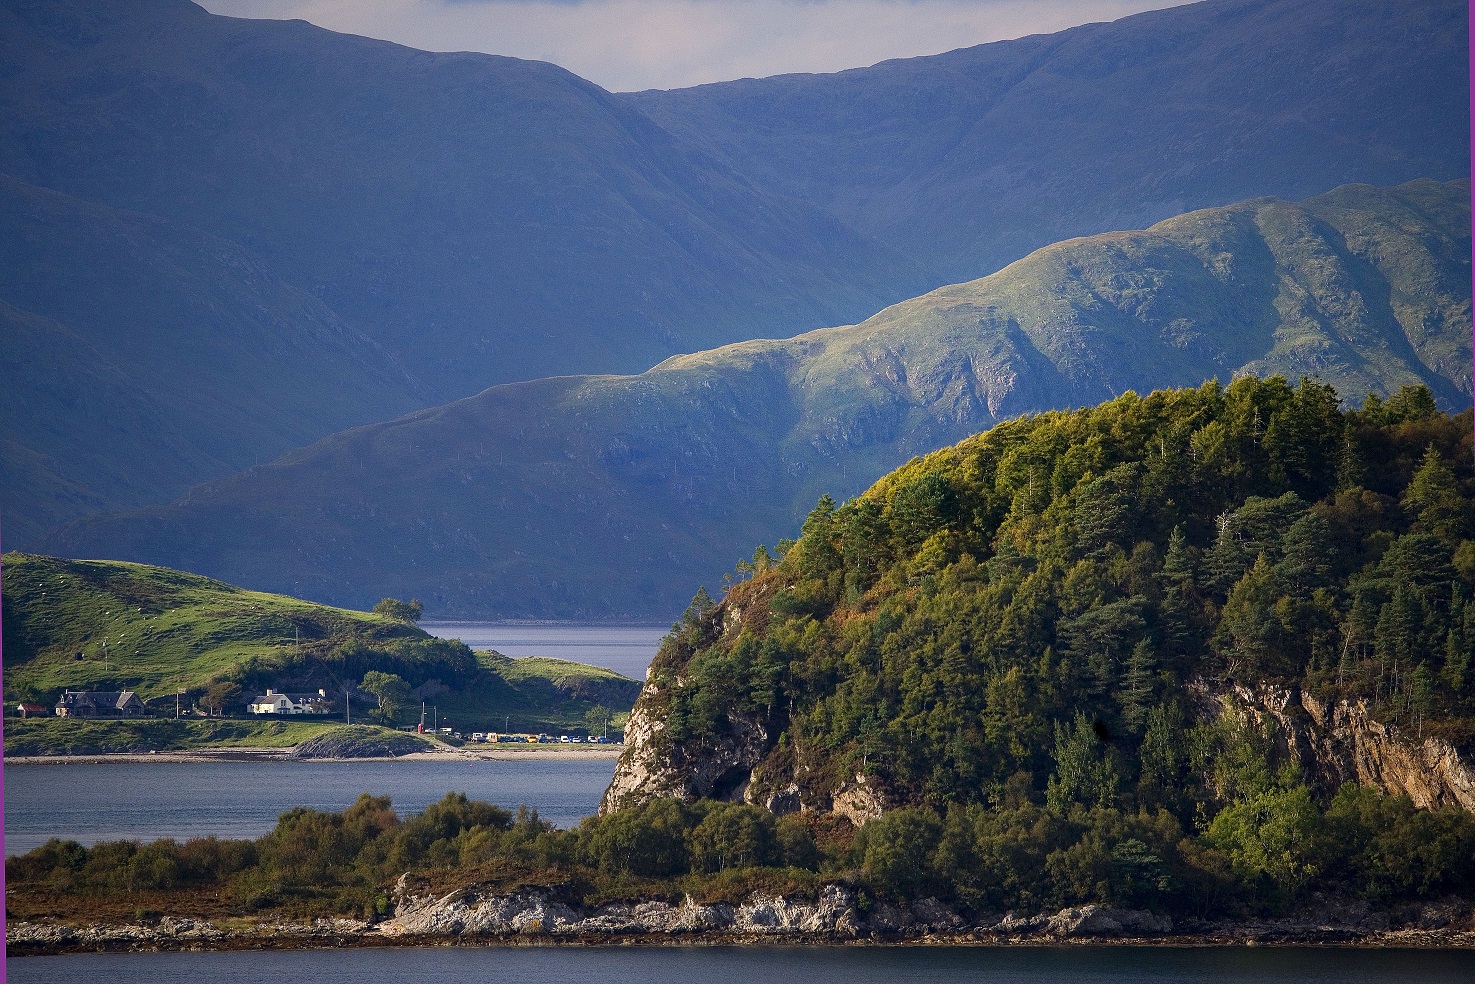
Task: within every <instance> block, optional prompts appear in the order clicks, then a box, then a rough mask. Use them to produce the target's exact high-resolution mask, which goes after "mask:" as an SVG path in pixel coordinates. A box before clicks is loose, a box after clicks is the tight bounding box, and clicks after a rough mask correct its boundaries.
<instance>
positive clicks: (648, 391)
mask: <svg viewBox="0 0 1475 984" xmlns="http://www.w3.org/2000/svg"><path fill="white" fill-rule="evenodd" d="M1470 249H1471V246H1470V201H1469V185H1468V182H1464V181H1459V182H1452V183H1449V184H1439V183H1436V182H1428V181H1422V182H1413V183H1410V184H1408V185H1403V186H1399V187H1396V188H1386V189H1378V188H1371V187H1367V186H1350V187H1346V188H1342V189H1338V190H1336V191H1334V192H1331V193H1329V194H1326V195H1322V196H1319V197H1317V198H1314V199H1311V200H1309V201H1307V202H1304V203H1300V204H1293V203H1288V202H1284V201H1278V200H1274V199H1260V200H1255V201H1251V202H1246V203H1242V204H1239V205H1235V206H1232V207H1229V208H1224V209H1209V210H1205V211H1202V212H1196V213H1191V214H1188V215H1184V216H1180V217H1177V218H1174V219H1171V220H1169V221H1167V222H1164V223H1160V224H1158V225H1156V226H1154V227H1152V228H1151V229H1149V230H1146V231H1143V232H1120V233H1112V234H1106V235H1101V236H1095V237H1089V238H1086V239H1079V240H1072V241H1069V242H1064V243H1059V244H1057V245H1055V246H1052V247H1050V248H1048V249H1045V250H1041V251H1038V252H1036V253H1034V254H1032V255H1031V256H1029V257H1027V258H1025V259H1023V260H1020V261H1019V262H1017V263H1015V264H1012V265H1011V266H1009V267H1007V268H1006V269H1004V270H1002V271H1000V272H999V273H996V274H994V275H992V276H990V277H986V278H983V279H981V280H977V281H973V282H970V283H967V284H960V285H956V286H953V287H948V288H944V289H941V290H938V291H935V292H933V293H930V294H927V295H925V296H922V297H919V298H916V299H914V300H911V301H907V302H905V303H903V304H899V305H895V306H893V307H891V308H888V309H886V310H884V311H882V312H880V313H879V314H877V315H875V316H874V317H872V318H870V319H868V320H867V321H865V322H863V323H861V324H859V325H856V326H851V327H843V328H832V329H824V330H820V331H816V332H811V333H807V334H803V335H799V336H797V337H795V338H792V339H787V340H782V341H755V342H747V343H742V344H739V345H734V346H729V347H726V348H722V349H716V350H713V351H709V352H701V353H696V354H693V355H688V356H680V357H675V358H672V359H670V360H667V361H666V362H663V363H661V364H660V365H658V366H656V367H655V368H653V369H651V370H650V371H648V372H646V373H643V374H641V375H639V376H629V377H626V376H589V377H565V378H558V379H547V380H539V381H536V382H530V383H521V384H516V385H505V386H497V387H493V388H491V389H488V390H487V391H485V392H484V393H482V394H480V395H478V396H477V397H475V398H472V399H468V400H462V401H459V402H457V403H454V404H451V405H449V406H446V407H441V408H437V409H435V410H430V411H425V412H422V413H418V414H413V415H410V416H408V417H404V418H402V419H400V420H397V421H393V422H390V423H387V424H379V425H374V426H371V427H365V428H359V429H357V430H353V431H348V432H345V433H343V434H339V435H335V436H334V437H332V438H330V439H327V440H324V441H321V442H319V443H318V444H316V445H313V446H312V447H309V448H306V449H303V450H301V451H297V452H294V453H292V454H289V455H287V456H285V457H283V458H282V459H280V460H278V461H276V462H273V463H271V464H270V465H266V466H263V467H261V468H259V469H255V470H252V471H251V472H249V473H246V474H242V475H237V476H233V477H231V478H229V479H225V480H222V481H219V482H215V483H211V484H209V485H204V486H201V487H199V488H196V489H194V490H192V491H191V492H190V494H189V495H188V496H186V497H185V498H183V499H181V500H179V501H178V502H176V503H175V504H173V505H171V506H169V507H167V508H158V509H150V510H144V511H139V512H135V513H133V514H127V515H116V516H109V517H104V518H100V519H97V520H92V521H87V522H82V523H78V524H75V525H72V526H70V527H68V528H66V529H64V530H62V531H59V532H58V533H57V534H55V535H53V536H52V537H50V538H49V539H48V540H47V541H46V543H47V547H48V549H50V550H51V551H53V552H55V553H59V554H64V555H70V556H89V555H90V556H111V557H122V558H127V559H133V560H139V561H148V562H156V563H164V564H167V565H169V566H173V567H178V568H182V569H188V570H197V571H203V572H207V573H210V574H212V575H214V576H219V577H223V578H227V579H229V580H232V581H235V582H239V583H244V584H250V585H253V586H256V587H261V588H269V589H272V590H285V591H292V592H295V593H299V594H302V595H304V596H307V597H312V598H316V599H318V600H321V601H325V602H332V603H336V604H343V605H348V606H360V607H362V606H365V605H368V604H371V603H372V602H373V601H375V600H376V599H377V597H378V596H380V595H382V594H383V593H386V592H387V593H391V594H395V595H399V596H404V597H408V596H410V595H414V596H416V597H419V598H421V599H422V600H424V601H425V603H426V605H427V606H428V607H429V609H430V610H431V611H433V612H435V613H436V614H438V615H440V614H450V613H465V614H469V615H471V616H473V617H483V618H486V617H516V616H532V617H563V618H569V617H579V616H583V617H610V616H611V615H630V616H645V617H657V618H662V619H666V618H671V617H673V614H674V613H676V612H679V611H680V609H681V608H682V607H683V606H684V604H685V601H686V599H687V598H689V597H690V594H691V590H692V585H696V584H706V585H707V586H708V587H709V588H711V589H713V590H714V591H715V590H716V589H717V588H718V587H719V586H720V579H721V577H722V575H723V572H724V571H729V570H731V567H732V564H733V562H734V560H735V559H736V558H738V557H741V556H746V555H747V554H748V553H749V552H750V551H751V550H752V547H753V545H754V544H755V543H758V542H760V541H761V542H765V543H768V544H770V545H772V544H773V541H774V538H776V537H782V536H784V535H786V534H789V535H792V534H793V533H794V532H795V531H797V529H798V527H799V523H800V521H801V520H802V518H803V516H804V515H805V513H807V512H808V511H809V509H810V508H811V507H812V505H813V503H814V501H815V500H816V499H817V498H818V497H819V496H820V495H821V494H825V493H829V494H832V495H834V496H836V497H837V498H844V497H846V496H849V495H853V494H856V493H858V492H860V491H861V490H862V489H864V488H865V487H866V485H868V484H869V483H870V482H872V481H874V480H875V478H877V477H879V476H880V475H882V474H884V473H885V472H886V471H887V470H889V469H891V468H894V467H896V466H898V465H900V464H901V463H902V462H905V461H906V460H907V459H908V458H910V457H912V456H914V455H917V454H923V453H926V452H928V451H930V450H932V449H934V448H938V447H941V446H944V445H947V444H949V443H952V442H955V441H958V440H961V439H962V438H964V437H966V436H967V435H969V434H973V433H975V432H977V431H980V430H983V429H985V428H987V427H990V426H992V425H993V424H995V423H997V422H999V421H1001V420H1004V419H1007V418H1009V417H1012V416H1016V415H1018V414H1022V413H1031V412H1039V411H1042V410H1047V409H1051V408H1062V407H1073V406H1081V405H1086V404H1092V403H1096V402H1100V401H1102V400H1106V399H1110V398H1112V397H1113V396H1116V395H1118V394H1120V393H1122V392H1125V391H1126V390H1129V389H1131V390H1136V391H1138V392H1146V391H1148V390H1151V389H1153V388H1155V387H1159V386H1163V385H1184V386H1197V385H1198V384H1200V383H1202V382H1203V381H1204V380H1206V379H1210V378H1218V379H1221V380H1224V381H1226V382H1227V381H1228V380H1229V379H1231V378H1232V377H1233V376H1235V375H1236V374H1239V373H1243V372H1258V373H1280V374H1283V375H1285V376H1286V377H1287V378H1290V379H1296V378H1299V377H1300V376H1302V375H1308V376H1317V377H1319V378H1320V379H1322V380H1324V381H1325V382H1327V383H1329V384H1331V385H1333V386H1334V387H1335V388H1336V389H1337V391H1338V392H1339V393H1340V395H1342V396H1343V397H1345V398H1347V399H1349V400H1353V401H1360V400H1361V399H1362V397H1363V395H1365V394H1366V393H1367V392H1369V391H1373V392H1378V393H1381V394H1385V395H1386V394H1389V393H1392V392H1396V391H1397V390H1398V389H1399V388H1400V387H1402V386H1404V385H1408V384H1423V385H1427V386H1428V387H1429V388H1430V389H1431V390H1432V392H1433V393H1434V394H1435V396H1436V397H1437V399H1438V401H1439V403H1440V405H1442V406H1444V407H1446V408H1450V409H1458V408H1461V407H1464V406H1468V405H1469V404H1470V402H1471V389H1470V386H1471V382H1470V364H1471V349H1470V338H1471V328H1470V259H1469V257H1470Z"/></svg>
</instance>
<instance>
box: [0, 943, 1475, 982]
mask: <svg viewBox="0 0 1475 984" xmlns="http://www.w3.org/2000/svg"><path fill="white" fill-rule="evenodd" d="M6 974H7V977H8V979H9V980H10V981H11V982H30V981H36V982H44V984H74V982H75V984H96V982H97V981H99V980H105V981H114V982H132V981H159V980H209V981H210V982H212V984H248V982H252V984H254V982H257V981H281V980H290V981H312V982H314V984H376V982H381V981H382V982H385V984H403V982H405V981H415V982H417V984H564V982H583V981H588V982H598V984H668V982H669V984H676V982H681V984H686V982H690V981H701V982H704V984H724V982H728V981H731V982H734V984H753V982H758V981H763V982H769V981H772V982H787V981H804V982H805V984H906V982H914V981H915V982H920V981H928V982H933V981H936V982H952V981H957V982H964V981H968V982H973V981H984V982H990V984H1066V982H1092V984H1129V982H1134V981H1174V982H1179V981H1181V982H1192V984H1197V982H1203V984H1220V982H1224V984H1227V982H1234V984H1270V982H1295V984H1396V982H1403V981H1408V982H1415V981H1417V982H1420V984H1454V982H1459V984H1469V981H1471V980H1472V979H1475V977H1472V974H1475V955H1472V954H1467V953H1457V952H1453V953H1452V952H1438V951H1422V950H1403V951H1391V952H1390V951H1379V950H1311V949H1246V948H1215V949H1191V950H1190V949H1182V950H1179V949H1150V948H1144V947H1130V948H1127V947H1058V948H1043V947H1039V948H1037V947H1031V948H1016V949H1005V948H997V949H995V948H986V947H968V948H958V949H939V948H935V947H933V948H927V947H895V948H893V947H887V948H840V947H824V948H798V947H743V948H731V947H710V948H707V947H693V948H683V947H675V948H665V947H657V948H616V947H577V948H575V947H568V948H516V949H509V948H485V949H483V948H464V949H442V948H438V949H405V950H401V949H392V950H390V949H386V950H333V951H324V950H319V951H296V952H289V953H167V954H126V955H102V954H88V955H84V956H74V957H27V958H25V959H18V960H11V961H9V962H8V963H7V966H6Z"/></svg>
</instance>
